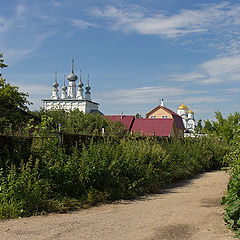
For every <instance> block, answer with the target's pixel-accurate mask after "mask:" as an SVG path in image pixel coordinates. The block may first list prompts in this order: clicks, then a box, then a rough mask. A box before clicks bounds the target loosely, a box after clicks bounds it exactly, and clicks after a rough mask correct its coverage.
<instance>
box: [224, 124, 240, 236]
mask: <svg viewBox="0 0 240 240" xmlns="http://www.w3.org/2000/svg"><path fill="white" fill-rule="evenodd" d="M227 161H228V163H229V165H230V180H229V183H228V191H227V196H226V197H223V199H222V203H223V204H226V205H227V206H226V207H225V215H224V220H225V221H226V223H227V225H228V227H229V228H230V229H232V230H234V231H235V233H236V236H237V237H239V238H240V127H238V128H236V132H235V134H234V138H233V142H232V146H231V153H230V154H229V155H228V156H227Z"/></svg>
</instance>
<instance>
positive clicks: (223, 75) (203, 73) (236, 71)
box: [170, 55, 240, 85]
mask: <svg viewBox="0 0 240 240" xmlns="http://www.w3.org/2000/svg"><path fill="white" fill-rule="evenodd" d="M239 66H240V55H232V56H228V57H217V58H215V59H212V60H209V61H205V62H203V63H202V64H199V65H198V66H197V67H196V70H195V71H194V72H190V73H186V74H171V75H170V77H171V78H172V79H173V80H174V81H177V82H192V83H197V84H202V85H208V84H217V83H220V82H226V81H239V82H240V67H239Z"/></svg>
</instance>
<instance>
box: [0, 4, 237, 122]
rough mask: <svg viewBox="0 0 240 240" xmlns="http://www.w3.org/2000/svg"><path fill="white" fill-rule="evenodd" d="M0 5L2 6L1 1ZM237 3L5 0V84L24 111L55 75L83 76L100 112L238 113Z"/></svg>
mask: <svg viewBox="0 0 240 240" xmlns="http://www.w3.org/2000/svg"><path fill="white" fill-rule="evenodd" d="M2 1H3V0H2ZM239 46H240V3H239V1H234V0H232V1H214V0H211V1H209V0H208V1H206V0H148V1H146V0H145V1H143V0H138V1H123V0H122V1H120V0H89V1H86V0H41V1H40V0H35V1H30V0H28V1H27V0H18V1H15V0H11V1H4V3H2V4H1V11H0V52H3V54H4V59H5V62H6V63H7V64H8V65H9V67H8V68H6V69H4V70H2V73H3V75H4V77H6V78H7V81H8V82H10V83H11V84H13V85H17V86H20V88H21V90H22V91H25V92H28V93H29V95H30V101H32V102H33V103H34V104H33V106H31V109H39V107H41V106H42V103H41V99H42V98H48V97H50V96H51V88H52V83H53V81H54V72H55V71H57V72H58V82H59V83H60V86H61V85H62V82H63V75H64V74H68V73H69V72H70V71H71V59H72V57H74V58H75V73H76V74H77V75H79V71H80V70H82V75H83V80H84V82H86V79H87V74H90V85H91V87H92V90H91V92H92V99H93V100H94V101H96V102H99V103H100V110H101V111H102V112H103V113H104V114H120V113H121V112H123V113H124V114H136V113H137V112H138V113H140V114H141V115H143V116H144V115H145V114H146V113H147V112H148V111H150V110H151V109H152V108H154V107H155V106H157V105H158V104H159V99H161V98H164V99H165V103H166V107H169V108H170V109H172V110H174V111H176V109H177V107H178V106H179V105H181V104H182V102H183V101H184V103H185V105H187V106H188V107H189V108H190V109H193V110H194V111H195V118H196V119H200V118H201V119H211V120H213V119H214V115H215V114H214V112H215V111H218V110H219V111H221V112H222V113H223V114H224V115H225V116H227V115H228V114H229V113H233V112H234V111H239V93H240V47H239Z"/></svg>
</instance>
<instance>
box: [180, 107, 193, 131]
mask: <svg viewBox="0 0 240 240" xmlns="http://www.w3.org/2000/svg"><path fill="white" fill-rule="evenodd" d="M177 114H178V115H180V116H181V117H182V120H183V124H184V127H185V129H186V130H187V131H189V132H194V131H195V119H194V112H193V110H190V111H189V109H188V107H187V106H185V105H184V104H182V105H181V106H179V107H178V109H177Z"/></svg>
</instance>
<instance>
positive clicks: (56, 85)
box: [53, 72, 59, 88]
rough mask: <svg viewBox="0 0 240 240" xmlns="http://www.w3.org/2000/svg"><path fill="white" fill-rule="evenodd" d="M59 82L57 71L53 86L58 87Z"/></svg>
mask: <svg viewBox="0 0 240 240" xmlns="http://www.w3.org/2000/svg"><path fill="white" fill-rule="evenodd" d="M58 86H59V85H58V83H57V72H55V81H54V83H53V87H54V88H58Z"/></svg>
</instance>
